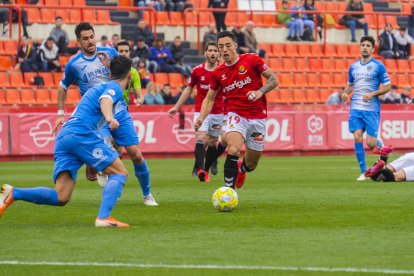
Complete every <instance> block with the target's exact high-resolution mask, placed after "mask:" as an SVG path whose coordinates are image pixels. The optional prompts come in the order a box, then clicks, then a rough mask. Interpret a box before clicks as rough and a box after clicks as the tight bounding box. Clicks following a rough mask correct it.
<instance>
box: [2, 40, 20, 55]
mask: <svg viewBox="0 0 414 276" xmlns="http://www.w3.org/2000/svg"><path fill="white" fill-rule="evenodd" d="M3 47H4V52H3V53H2V54H6V55H17V41H16V40H3Z"/></svg>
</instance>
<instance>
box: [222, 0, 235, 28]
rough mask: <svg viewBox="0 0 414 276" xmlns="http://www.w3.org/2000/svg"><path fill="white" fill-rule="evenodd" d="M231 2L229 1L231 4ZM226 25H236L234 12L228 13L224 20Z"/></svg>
mask: <svg viewBox="0 0 414 276" xmlns="http://www.w3.org/2000/svg"><path fill="white" fill-rule="evenodd" d="M231 2H232V1H230V3H231ZM225 22H226V25H227V26H229V27H231V26H234V24H236V22H237V21H236V13H234V12H228V13H227V15H226V19H225Z"/></svg>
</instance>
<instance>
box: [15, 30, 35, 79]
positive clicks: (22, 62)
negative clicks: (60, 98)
mask: <svg viewBox="0 0 414 276" xmlns="http://www.w3.org/2000/svg"><path fill="white" fill-rule="evenodd" d="M15 69H20V70H21V71H22V72H23V73H25V72H32V71H37V69H38V67H37V64H36V49H35V48H34V47H33V46H32V45H30V44H29V42H28V40H27V37H25V36H23V37H22V39H21V46H20V47H19V49H18V50H17V57H16V67H15Z"/></svg>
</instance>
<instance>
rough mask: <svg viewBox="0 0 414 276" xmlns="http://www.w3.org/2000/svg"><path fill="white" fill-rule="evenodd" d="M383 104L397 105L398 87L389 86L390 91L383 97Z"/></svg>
mask: <svg viewBox="0 0 414 276" xmlns="http://www.w3.org/2000/svg"><path fill="white" fill-rule="evenodd" d="M383 102H384V103H385V104H399V103H400V102H401V95H400V93H398V86H396V85H395V84H393V85H391V90H390V91H389V92H388V93H387V94H385V95H384V98H383Z"/></svg>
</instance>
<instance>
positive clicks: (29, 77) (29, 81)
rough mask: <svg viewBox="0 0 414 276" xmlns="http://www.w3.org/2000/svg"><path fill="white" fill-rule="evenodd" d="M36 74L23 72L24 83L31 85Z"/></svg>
mask: <svg viewBox="0 0 414 276" xmlns="http://www.w3.org/2000/svg"><path fill="white" fill-rule="evenodd" d="M36 76H37V73H35V72H26V73H24V74H23V79H24V83H25V84H26V86H33V78H34V77H36Z"/></svg>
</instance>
